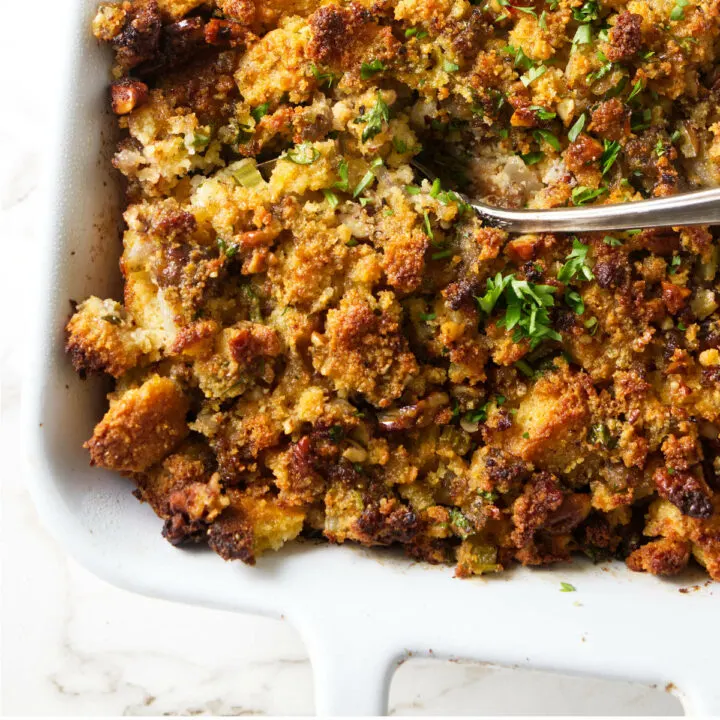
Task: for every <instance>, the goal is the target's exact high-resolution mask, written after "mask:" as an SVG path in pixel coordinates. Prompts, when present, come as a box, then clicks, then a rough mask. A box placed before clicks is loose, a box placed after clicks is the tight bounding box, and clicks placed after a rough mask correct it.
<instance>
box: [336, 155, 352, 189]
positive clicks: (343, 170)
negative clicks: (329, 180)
mask: <svg viewBox="0 0 720 720" xmlns="http://www.w3.org/2000/svg"><path fill="white" fill-rule="evenodd" d="M338 177H339V178H340V179H339V180H338V181H337V182H335V183H334V184H333V187H334V188H337V189H338V190H343V191H345V192H347V191H348V190H349V189H350V182H349V180H348V164H347V160H345V159H344V158H343V159H342V160H341V161H340V164H339V165H338Z"/></svg>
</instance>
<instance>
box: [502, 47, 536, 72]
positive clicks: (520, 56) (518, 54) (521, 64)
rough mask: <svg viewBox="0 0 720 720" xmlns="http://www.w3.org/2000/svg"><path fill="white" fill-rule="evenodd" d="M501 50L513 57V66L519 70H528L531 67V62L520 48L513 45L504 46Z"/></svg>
mask: <svg viewBox="0 0 720 720" xmlns="http://www.w3.org/2000/svg"><path fill="white" fill-rule="evenodd" d="M503 50H504V51H505V52H506V53H509V54H510V55H513V56H514V57H513V65H514V66H515V67H516V68H520V70H529V69H530V68H531V67H532V66H533V61H532V60H531V59H530V58H529V57H528V56H527V55H526V54H525V51H524V50H523V49H522V48H521V47H520V48H516V47H515V46H514V45H506V46H505V47H504V48H503Z"/></svg>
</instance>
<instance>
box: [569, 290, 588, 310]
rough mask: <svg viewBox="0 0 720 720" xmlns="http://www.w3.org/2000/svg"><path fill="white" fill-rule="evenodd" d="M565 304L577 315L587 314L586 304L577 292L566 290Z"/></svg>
mask: <svg viewBox="0 0 720 720" xmlns="http://www.w3.org/2000/svg"><path fill="white" fill-rule="evenodd" d="M565 302H566V303H567V305H568V307H569V308H570V309H571V310H572V311H573V312H574V313H575V314H576V315H582V314H583V313H584V312H585V303H584V302H583V299H582V297H581V296H580V293H579V292H577V290H571V289H570V288H568V289H567V290H565Z"/></svg>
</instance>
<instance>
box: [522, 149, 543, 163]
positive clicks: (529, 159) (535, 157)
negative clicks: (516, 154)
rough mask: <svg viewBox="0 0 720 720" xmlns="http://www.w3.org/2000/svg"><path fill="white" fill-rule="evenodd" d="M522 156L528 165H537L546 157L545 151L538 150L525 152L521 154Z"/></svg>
mask: <svg viewBox="0 0 720 720" xmlns="http://www.w3.org/2000/svg"><path fill="white" fill-rule="evenodd" d="M520 157H521V158H522V161H523V162H524V163H525V164H526V165H535V164H536V163H539V162H540V161H541V160H543V159H544V157H545V153H544V152H542V151H541V150H538V151H537V152H529V153H525V154H524V155H520Z"/></svg>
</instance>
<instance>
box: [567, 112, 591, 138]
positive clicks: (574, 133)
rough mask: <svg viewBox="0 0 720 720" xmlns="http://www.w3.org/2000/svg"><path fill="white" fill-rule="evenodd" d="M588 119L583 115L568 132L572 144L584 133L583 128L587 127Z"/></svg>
mask: <svg viewBox="0 0 720 720" xmlns="http://www.w3.org/2000/svg"><path fill="white" fill-rule="evenodd" d="M586 119H587V117H586V115H585V113H583V114H582V115H581V116H580V117H579V118H578V119H577V120H576V121H575V122H574V123H573V126H572V127H571V128H570V130H569V132H568V140H569V141H570V142H575V141H576V140H577V139H578V135H580V133H581V132H582V131H583V128H584V127H585V120H586Z"/></svg>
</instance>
